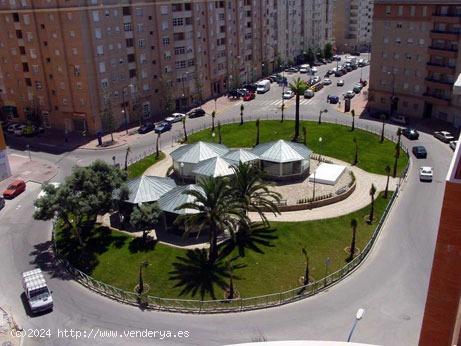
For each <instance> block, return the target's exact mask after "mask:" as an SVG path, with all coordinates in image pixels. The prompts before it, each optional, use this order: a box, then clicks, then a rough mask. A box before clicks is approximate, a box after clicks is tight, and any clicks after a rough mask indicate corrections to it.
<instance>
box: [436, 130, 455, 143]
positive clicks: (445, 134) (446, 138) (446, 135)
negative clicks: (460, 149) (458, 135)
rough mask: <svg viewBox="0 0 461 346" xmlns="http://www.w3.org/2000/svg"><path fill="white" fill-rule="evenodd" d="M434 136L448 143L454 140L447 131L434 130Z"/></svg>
mask: <svg viewBox="0 0 461 346" xmlns="http://www.w3.org/2000/svg"><path fill="white" fill-rule="evenodd" d="M434 137H435V138H437V139H438V140H440V141H442V142H444V143H450V142H451V141H454V140H455V137H453V136H452V135H451V133H450V132H448V131H435V132H434Z"/></svg>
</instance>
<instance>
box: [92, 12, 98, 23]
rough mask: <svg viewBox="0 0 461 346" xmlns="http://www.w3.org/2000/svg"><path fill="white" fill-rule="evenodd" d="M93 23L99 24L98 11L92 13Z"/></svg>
mask: <svg viewBox="0 0 461 346" xmlns="http://www.w3.org/2000/svg"><path fill="white" fill-rule="evenodd" d="M93 22H95V23H96V22H99V11H93Z"/></svg>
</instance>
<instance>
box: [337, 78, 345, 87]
mask: <svg viewBox="0 0 461 346" xmlns="http://www.w3.org/2000/svg"><path fill="white" fill-rule="evenodd" d="M336 85H337V86H344V80H342V79H338V81H337V82H336Z"/></svg>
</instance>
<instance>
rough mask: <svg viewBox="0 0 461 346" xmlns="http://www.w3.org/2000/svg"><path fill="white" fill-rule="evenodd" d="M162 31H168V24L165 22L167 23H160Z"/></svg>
mask: <svg viewBox="0 0 461 346" xmlns="http://www.w3.org/2000/svg"><path fill="white" fill-rule="evenodd" d="M162 30H163V31H166V30H168V22H167V21H163V22H162Z"/></svg>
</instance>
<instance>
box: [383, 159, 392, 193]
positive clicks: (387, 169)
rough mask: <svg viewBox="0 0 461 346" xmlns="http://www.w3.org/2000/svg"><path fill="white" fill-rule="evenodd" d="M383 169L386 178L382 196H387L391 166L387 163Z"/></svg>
mask: <svg viewBox="0 0 461 346" xmlns="http://www.w3.org/2000/svg"><path fill="white" fill-rule="evenodd" d="M385 171H386V175H387V180H386V189H385V190H384V198H387V193H388V190H389V178H390V175H391V167H390V166H389V165H386V168H385Z"/></svg>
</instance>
